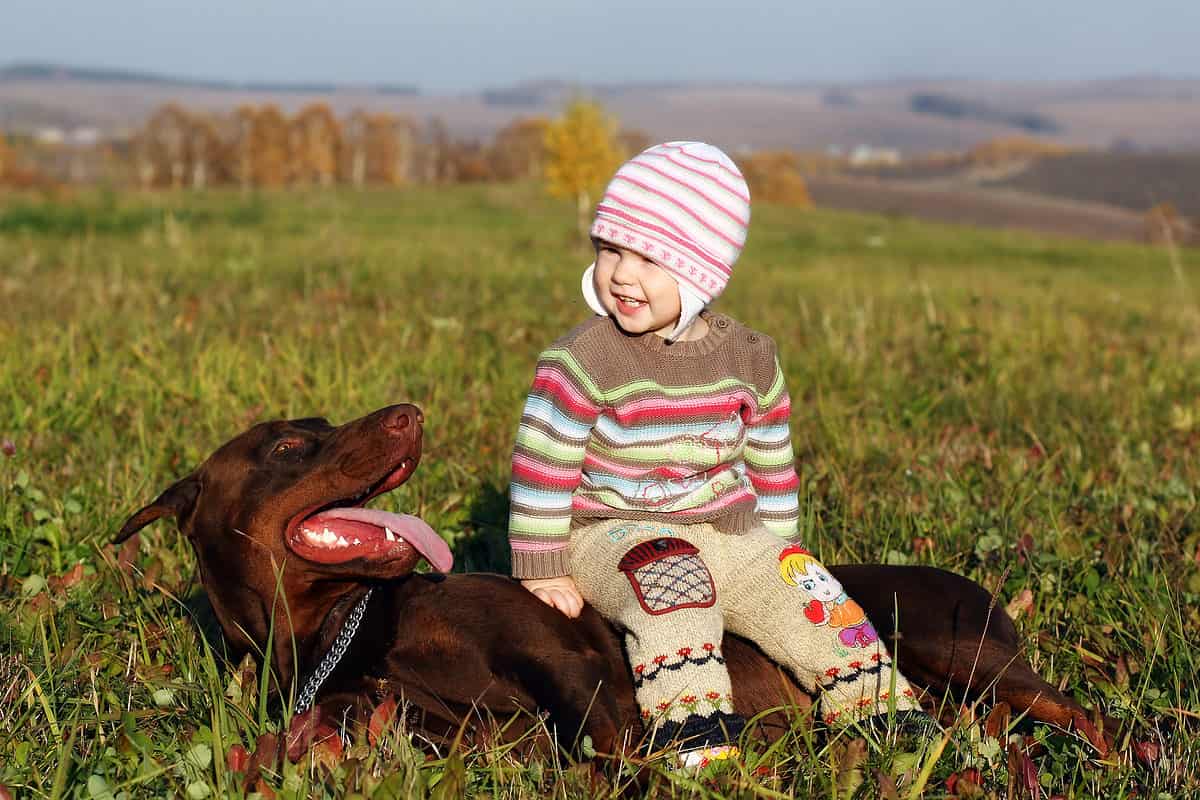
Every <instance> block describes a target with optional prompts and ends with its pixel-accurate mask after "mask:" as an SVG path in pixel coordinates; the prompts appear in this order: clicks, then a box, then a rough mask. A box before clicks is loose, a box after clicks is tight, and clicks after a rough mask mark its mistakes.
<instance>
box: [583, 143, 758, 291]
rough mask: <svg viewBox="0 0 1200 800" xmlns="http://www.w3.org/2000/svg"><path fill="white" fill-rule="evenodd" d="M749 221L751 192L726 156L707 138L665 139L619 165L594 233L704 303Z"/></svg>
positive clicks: (726, 270)
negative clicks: (658, 268) (664, 273)
mask: <svg viewBox="0 0 1200 800" xmlns="http://www.w3.org/2000/svg"><path fill="white" fill-rule="evenodd" d="M749 224H750V191H749V189H748V188H747V187H746V180H745V178H743V177H742V173H741V172H740V171H739V170H738V168H737V166H736V165H735V164H734V163H733V161H732V160H731V159H730V158H729V156H727V155H725V153H723V152H722V151H721V150H720V149H718V148H716V147H713V146H712V145H710V144H705V143H703V142H666V143H665V144H658V145H655V146H654V147H651V148H649V149H648V150H645V151H643V152H641V153H639V154H638V155H636V156H634V157H633V158H631V159H629V160H628V161H626V162H625V163H624V164H623V165H622V166H621V168H620V169H618V170H617V174H616V175H614V176H613V179H612V180H611V181H610V182H609V184H608V188H606V189H605V190H604V196H603V197H602V198H601V199H600V203H599V204H598V205H597V206H596V219H595V221H594V222H593V223H592V228H591V232H592V236H594V237H595V238H597V239H603V240H605V241H608V242H612V243H613V244H616V245H619V246H621V247H624V248H627V249H629V250H633V251H634V252H636V253H639V254H641V255H643V256H645V257H646V258H648V259H650V260H651V261H653V262H655V263H656V264H659V265H661V266H662V267H664V268H665V269H667V270H668V271H670V272H671V274H672V275H673V276H674V277H675V279H676V280H677V281H678V282H679V286H680V288H681V289H682V290H691V291H690V292H689V294H695V295H696V296H697V298H698V299H699V300H701V301H702V303H703V304H705V305H707V304H708V303H709V302H711V301H712V300H713V298H715V297H716V296H717V295H719V294H720V293H721V292H722V291H723V290H724V289H725V285H726V284H727V283H729V276H730V274H731V273H732V271H733V265H734V262H736V261H737V259H738V256H739V255H741V252H742V246H743V245H744V244H745V243H746V229H747V227H748V226H749Z"/></svg>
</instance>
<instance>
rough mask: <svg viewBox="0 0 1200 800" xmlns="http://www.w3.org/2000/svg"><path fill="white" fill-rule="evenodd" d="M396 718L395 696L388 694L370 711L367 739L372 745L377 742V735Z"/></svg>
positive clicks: (381, 733)
mask: <svg viewBox="0 0 1200 800" xmlns="http://www.w3.org/2000/svg"><path fill="white" fill-rule="evenodd" d="M395 718H396V698H395V697H391V696H389V697H388V698H387V699H386V700H384V701H383V702H382V703H380V704H379V705H377V706H375V710H374V711H372V712H371V720H370V722H368V723H367V739H368V741H370V742H371V746H372V747H374V746H376V745H378V744H379V737H380V736H382V735H383V732H384V731H385V730H387V729H388V727H390V726H391V724H392V720H394V719H395Z"/></svg>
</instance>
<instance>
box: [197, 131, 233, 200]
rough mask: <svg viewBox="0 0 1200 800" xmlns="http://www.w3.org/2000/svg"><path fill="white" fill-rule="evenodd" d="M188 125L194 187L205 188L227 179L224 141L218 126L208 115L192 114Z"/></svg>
mask: <svg viewBox="0 0 1200 800" xmlns="http://www.w3.org/2000/svg"><path fill="white" fill-rule="evenodd" d="M190 123H191V124H190V125H189V126H188V134H187V135H188V145H187V164H188V176H189V177H188V180H189V181H190V183H191V186H192V188H193V189H203V188H205V187H207V186H209V185H211V184H215V183H220V182H222V181H223V180H225V179H226V178H227V177H228V175H229V173H227V172H222V169H221V168H222V151H223V143H222V142H221V136H220V134H219V133H218V131H217V126H216V125H215V124H214V123H213V121H212V120H211V119H209V118H208V117H206V116H192V118H191V120H190Z"/></svg>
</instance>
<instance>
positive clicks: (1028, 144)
mask: <svg viewBox="0 0 1200 800" xmlns="http://www.w3.org/2000/svg"><path fill="white" fill-rule="evenodd" d="M1070 152H1072V151H1071V148H1069V147H1066V146H1064V145H1061V144H1058V143H1057V142H1047V141H1045V140H1042V139H1034V138H1032V137H1030V136H1005V137H1001V138H998V139H990V140H988V141H986V142H983V143H981V144H977V145H975V146H974V147H972V148H971V150H970V151H969V152H968V153H967V158H968V160H969V161H970V162H971V163H972V164H975V165H977V166H995V165H997V164H1005V163H1007V162H1010V161H1028V160H1030V159H1034V158H1048V157H1053V156H1064V155H1066V154H1068V153H1070Z"/></svg>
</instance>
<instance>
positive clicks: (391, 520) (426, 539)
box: [312, 508, 454, 572]
mask: <svg viewBox="0 0 1200 800" xmlns="http://www.w3.org/2000/svg"><path fill="white" fill-rule="evenodd" d="M335 519H344V520H349V521H351V522H362V523H366V524H367V525H374V526H375V527H377V528H379V529H380V530H381V531H382V530H383V529H385V528H386V529H388V530H390V531H391V532H392V533H394V534H395V535H397V536H399V537H400V538H401V539H403V540H404V541H406V542H408V543H409V544H410V545H412V547H413V549H414V550H416V551H417V552H418V553H420V554H421V555H422V556H424V557H425V560H426V561H428V562H429V563H430V565H432V566H433V568H434V569H436V570H437V571H438V572H449V571H450V568H451V567H453V566H454V556H453V555H452V554H451V553H450V548H449V547H448V546H447V545H446V543H445V541H443V540H442V537H440V536H438V535H437V533H436V532H435V531H434V530H433V528H431V527H429V526H428V525H427V524H425V521H424V520H422V519H421V518H419V517H414V516H413V515H411V514H394V513H392V512H391V511H380V510H378V509H375V508H331V509H329V510H328V511H322V512H321V513H320V514H317V515H316V516H314V517H313V518H312V521H315V522H324V521H326V520H335ZM381 535H382V534H381Z"/></svg>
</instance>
